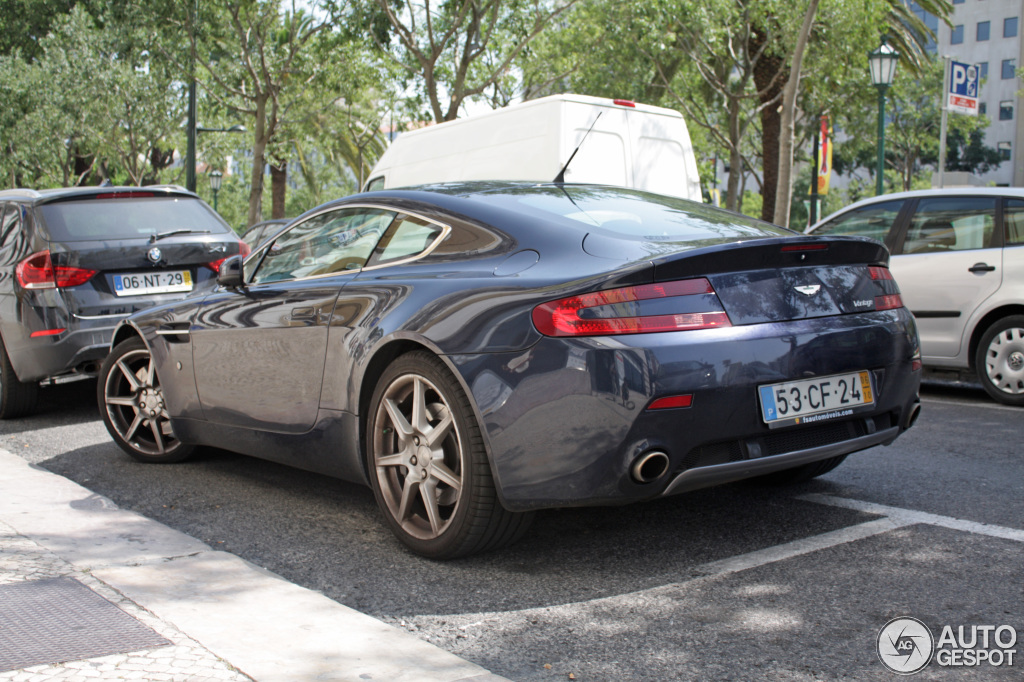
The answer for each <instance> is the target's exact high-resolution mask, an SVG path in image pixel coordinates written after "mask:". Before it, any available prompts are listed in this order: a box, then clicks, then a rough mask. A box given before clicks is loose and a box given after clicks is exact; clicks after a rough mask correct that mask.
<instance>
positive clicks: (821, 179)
mask: <svg viewBox="0 0 1024 682" xmlns="http://www.w3.org/2000/svg"><path fill="white" fill-rule="evenodd" d="M831 132H832V127H831V126H830V125H829V121H828V116H822V117H821V148H820V149H819V150H818V194H828V183H829V180H830V179H831V177H832V143H831V141H830V140H829V135H830V134H831Z"/></svg>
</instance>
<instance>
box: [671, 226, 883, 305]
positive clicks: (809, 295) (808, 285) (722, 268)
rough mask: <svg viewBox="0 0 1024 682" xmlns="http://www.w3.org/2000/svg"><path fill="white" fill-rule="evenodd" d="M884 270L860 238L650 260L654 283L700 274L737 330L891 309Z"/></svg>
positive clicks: (872, 247) (763, 243)
mask: <svg viewBox="0 0 1024 682" xmlns="http://www.w3.org/2000/svg"><path fill="white" fill-rule="evenodd" d="M887 265H888V253H887V252H886V250H885V248H884V247H883V246H882V245H881V244H878V243H877V242H874V241H871V240H867V239H858V238H840V237H836V238H829V239H822V238H809V239H800V238H782V239H763V240H757V241H753V242H743V243H737V244H730V245H725V246H717V247H714V248H712V249H695V250H691V251H686V252H681V253H676V254H672V255H668V256H662V257H659V258H656V259H655V260H654V280H655V281H656V282H664V281H673V280H679V279H687V278H691V277H706V278H707V279H708V281H709V282H710V283H711V285H712V287H713V288H714V291H715V293H716V294H717V296H718V298H719V300H720V301H721V304H722V307H723V308H724V309H725V311H726V313H727V314H728V316H729V319H730V321H731V323H732V324H733V325H745V324H758V323H765V322H785V321H790V320H800V319H809V318H815V317H825V316H829V315H843V314H849V313H863V312H871V311H875V310H884V309H888V308H891V307H897V306H896V305H894V304H895V303H896V302H897V300H898V294H899V289H898V288H897V287H896V284H895V282H894V281H893V280H892V279H891V276H890V275H889V274H888V268H887ZM893 296H896V297H897V298H896V299H893V298H891V297H893ZM886 297H890V298H886Z"/></svg>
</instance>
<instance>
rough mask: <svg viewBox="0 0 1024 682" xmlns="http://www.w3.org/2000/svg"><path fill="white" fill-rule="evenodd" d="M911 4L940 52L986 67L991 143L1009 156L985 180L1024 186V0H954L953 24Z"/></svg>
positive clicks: (984, 94) (982, 92) (983, 94)
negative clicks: (1021, 72) (1023, 70)
mask: <svg viewBox="0 0 1024 682" xmlns="http://www.w3.org/2000/svg"><path fill="white" fill-rule="evenodd" d="M910 6H911V8H912V9H913V10H914V11H915V12H917V13H918V14H919V16H921V17H922V18H923V19H924V21H925V23H926V24H927V25H928V26H929V28H931V29H932V30H933V31H935V34H936V36H937V38H938V43H937V44H936V45H935V46H934V50H935V51H936V52H937V54H938V55H940V56H949V57H951V58H953V59H954V60H956V61H958V62H964V63H967V64H976V65H977V66H978V68H979V70H980V77H981V87H980V89H979V91H978V100H979V101H978V104H979V108H980V109H981V113H983V114H986V115H987V116H988V118H989V120H990V121H991V125H990V126H989V127H988V129H987V130H986V131H985V144H986V145H987V146H989V147H993V148H995V149H998V150H999V153H1000V154H1001V155H1002V158H1003V162H1002V164H1001V165H1000V167H999V168H997V169H995V170H992V171H989V172H988V173H985V174H984V175H982V176H981V179H982V180H983V181H984V182H985V183H987V184H990V183H994V184H996V185H1009V186H1014V187H1022V186H1024V97H1022V95H1021V92H1022V83H1021V81H1020V79H1019V78H1018V77H1017V70H1018V68H1020V66H1021V65H1022V64H1024V52H1022V50H1024V41H1022V40H1021V31H1022V29H1024V26H1022V23H1024V0H953V13H952V15H951V17H950V20H951V22H952V24H953V26H952V27H949V26H947V25H946V24H944V23H941V22H939V21H938V20H937V19H936V18H935V17H934V16H931V15H928V14H926V13H924V12H922V11H921V9H920V8H919V7H918V6H917V5H916V3H911V4H910ZM950 115H951V116H956V115H957V114H950Z"/></svg>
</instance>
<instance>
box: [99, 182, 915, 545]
mask: <svg viewBox="0 0 1024 682" xmlns="http://www.w3.org/2000/svg"><path fill="white" fill-rule="evenodd" d="M887 264H888V253H887V252H886V250H885V248H884V247H883V246H881V245H880V244H879V243H877V242H874V241H871V240H868V239H862V238H855V237H809V236H799V235H796V234H794V233H792V232H790V231H788V230H785V229H782V228H780V227H776V226H772V225H769V224H765V223H762V222H758V221H755V220H752V219H748V218H745V217H743V216H740V215H736V214H732V213H728V212H725V211H721V210H717V209H714V208H711V207H709V206H706V205H703V204H697V203H692V202H689V201H685V200H681V199H674V198H668V197H663V196H657V195H652V194H645V193H642V192H637V191H632V190H626V189H617V188H611V187H602V186H586V185H562V184H550V185H536V184H523V183H518V184H517V183H474V184H447V185H437V186H431V187H425V188H418V189H409V190H389V191H384V192H374V193H368V194H360V195H356V196H352V197H348V198H345V199H342V200H339V201H334V202H331V203H328V204H325V205H323V206H320V207H319V208H317V209H315V210H313V211H310V212H309V213H307V214H305V215H304V216H302V217H300V218H299V219H297V220H296V221H294V222H293V224H292V225H291V226H290V227H289V228H288V229H287V230H285V231H284V232H282V233H281V234H279V235H278V236H277V237H276V238H275V239H273V240H272V241H270V242H268V243H264V244H263V245H262V247H261V248H259V249H258V250H257V251H255V252H253V253H252V254H251V255H249V256H248V257H247V258H245V260H244V261H243V260H242V258H241V257H235V258H232V259H229V260H228V261H227V262H225V264H224V265H223V266H222V268H221V271H220V275H219V278H218V280H219V284H220V287H219V288H218V289H217V290H216V291H214V292H213V293H208V294H206V295H197V296H194V297H192V298H189V299H185V300H183V301H178V302H174V303H169V304H167V305H162V306H158V307H155V308H151V309H149V310H146V311H143V312H141V313H137V314H135V315H133V316H132V317H130V318H128V319H127V320H126V322H125V323H123V324H122V325H121V326H120V327H119V328H118V330H117V331H116V333H115V336H114V340H113V352H112V353H111V355H110V357H109V358H108V359H107V361H106V362H105V363H104V366H103V368H102V371H101V374H100V381H99V388H98V393H99V395H98V398H99V402H100V406H101V412H102V414H103V419H104V421H105V423H106V425H107V428H108V429H109V431H110V433H111V435H112V436H113V438H114V440H115V441H116V442H117V443H118V445H120V446H121V447H122V448H123V449H124V450H125V451H126V452H128V454H130V455H131V456H132V457H135V458H136V459H138V460H142V461H149V462H167V461H176V460H181V459H184V458H185V457H187V456H188V455H189V453H190V452H191V451H192V450H193V448H194V447H195V446H197V445H209V446H216V447H219V448H225V449H228V450H233V451H237V452H242V453H247V454H250V455H253V456H256V457H262V458H266V459H270V460H274V461H278V462H284V463H287V464H290V465H293V466H296V467H301V468H303V469H308V470H311V471H317V472H322V473H325V474H330V475H333V476H338V477H341V478H345V479H349V480H353V481H361V482H365V483H369V484H370V485H371V486H372V487H373V490H374V493H375V494H376V497H377V501H378V503H379V504H380V507H381V510H382V511H383V512H384V516H385V518H386V519H387V522H388V524H389V525H390V526H391V528H392V530H393V531H394V533H395V534H396V535H397V536H398V538H399V539H400V540H401V541H402V542H404V543H405V544H406V545H407V546H408V547H410V548H411V549H412V550H413V551H415V552H418V553H420V554H422V555H425V556H429V557H435V558H445V557H456V556H462V555H466V554H470V553H474V552H479V551H484V550H487V549H491V548H495V547H499V546H502V545H505V544H507V543H509V542H512V541H513V540H515V539H516V538H518V537H520V536H521V535H522V534H523V533H524V532H525V530H526V527H527V524H528V522H529V520H530V512H531V511H532V510H535V509H539V508H544V507H564V506H571V505H601V504H619V503H624V502H635V501H641V500H649V499H652V498H657V497H661V496H664V495H671V494H675V493H682V492H686V491H690V490H694V489H697V488H702V487H705V486H710V485H716V484H720V483H725V482H728V481H736V480H739V479H746V478H753V477H761V478H764V479H766V480H774V481H780V482H785V481H799V480H805V479H807V478H811V477H814V476H818V475H821V474H824V473H826V472H828V471H830V470H832V469H833V468H835V467H836V466H837V465H838V464H839V463H840V462H842V460H843V458H845V457H846V456H847V455H848V454H850V453H852V452H856V451H858V450H863V449H865V448H869V447H873V446H875V445H887V444H889V443H891V442H892V441H893V440H894V439H895V438H896V437H897V436H899V434H900V433H902V432H903V431H904V430H905V429H907V428H909V427H910V426H911V425H912V424H913V423H914V420H915V419H916V417H917V414H918V410H919V406H920V403H919V400H918V386H919V384H920V376H921V372H920V369H921V361H920V351H919V347H918V337H917V330H916V328H915V325H914V319H913V317H912V316H911V315H910V313H908V312H907V310H906V309H905V308H904V307H903V303H902V301H901V299H900V293H899V289H898V288H897V286H896V283H895V282H894V281H893V279H892V277H891V276H890V274H889V270H888V268H887Z"/></svg>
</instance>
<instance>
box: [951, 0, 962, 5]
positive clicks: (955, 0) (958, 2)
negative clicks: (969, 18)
mask: <svg viewBox="0 0 1024 682" xmlns="http://www.w3.org/2000/svg"><path fill="white" fill-rule="evenodd" d="M953 4H954V5H962V4H964V0H953Z"/></svg>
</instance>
